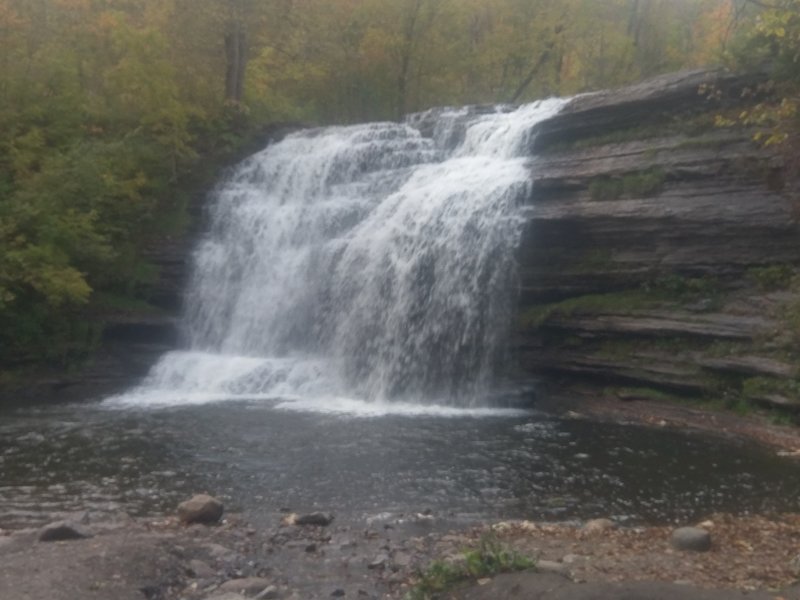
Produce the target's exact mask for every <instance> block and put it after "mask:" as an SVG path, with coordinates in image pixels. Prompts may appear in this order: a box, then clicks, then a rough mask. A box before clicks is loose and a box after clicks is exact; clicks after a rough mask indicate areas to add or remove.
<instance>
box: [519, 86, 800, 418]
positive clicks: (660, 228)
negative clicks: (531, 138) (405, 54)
mask: <svg viewBox="0 0 800 600" xmlns="http://www.w3.org/2000/svg"><path fill="white" fill-rule="evenodd" d="M754 77H756V78H757V76H754ZM751 83H752V80H751V78H749V77H744V78H742V77H739V76H736V75H730V74H727V73H724V72H721V71H693V72H685V73H678V74H672V75H667V76H663V77H659V78H656V79H654V80H652V81H648V82H644V83H641V84H638V85H635V86H630V87H626V88H622V89H619V90H610V91H606V92H601V93H598V94H589V95H586V96H581V97H578V98H576V99H574V100H573V101H572V102H571V103H570V104H568V105H567V107H566V108H565V109H564V110H563V111H562V112H561V113H560V114H559V115H557V116H555V117H553V118H551V119H550V120H548V121H545V122H543V123H542V124H541V125H540V127H539V134H538V136H537V138H536V145H537V149H538V150H539V151H540V152H541V153H540V154H539V155H537V156H536V157H535V158H534V159H533V160H532V163H531V177H532V180H533V192H532V194H531V199H530V202H529V204H528V205H527V206H526V207H524V209H523V211H524V214H525V218H526V225H525V232H524V235H523V241H522V247H521V248H520V279H521V307H520V316H519V323H518V329H517V332H516V337H515V347H516V354H517V356H518V358H519V365H520V370H521V371H522V373H523V374H525V375H534V376H536V377H538V378H540V379H542V380H543V381H545V382H546V383H547V384H548V385H549V388H548V389H549V391H560V390H567V391H569V390H574V389H576V388H577V387H579V386H581V385H583V386H593V388H594V389H593V391H594V393H596V394H600V393H602V392H603V391H604V390H606V389H607V388H611V387H617V388H645V389H646V390H649V393H650V395H651V396H652V395H657V394H667V395H671V396H673V397H678V398H685V399H696V398H698V397H711V398H719V397H721V396H733V395H738V396H739V397H740V398H741V399H742V402H743V403H749V404H750V405H752V406H754V407H766V408H767V409H770V410H776V409H777V410H782V411H785V412H787V413H791V414H797V413H798V412H800V399H798V398H797V394H796V393H794V392H791V390H792V389H793V385H794V383H793V382H794V380H795V378H796V370H795V369H794V368H793V366H792V365H791V363H790V361H789V362H787V360H786V356H790V355H791V354H792V352H793V344H794V342H793V341H792V340H791V339H789V337H788V336H787V332H788V331H792V330H793V328H794V325H792V324H791V323H789V322H788V321H787V319H786V315H787V311H788V310H791V307H792V306H796V305H797V304H798V303H800V290H798V288H797V286H795V285H793V284H792V283H791V277H792V275H793V274H796V273H800V244H798V243H797V239H798V236H799V235H800V220H798V214H800V213H798V198H799V197H800V194H799V193H798V190H800V183H799V182H798V178H797V174H796V172H795V170H793V169H792V168H791V166H790V165H789V164H788V162H787V160H786V159H785V157H784V156H783V155H781V153H780V152H776V151H775V150H774V149H770V148H764V147H762V146H759V145H758V144H755V143H753V142H752V132H751V131H747V130H744V129H728V130H723V129H720V128H718V127H714V126H713V125H710V124H711V123H713V116H714V114H716V113H717V112H719V111H720V110H724V109H726V108H730V107H731V106H735V105H736V104H737V103H741V102H744V100H742V97H741V96H742V95H741V93H737V90H739V92H740V91H741V90H742V89H743V88H744V87H746V86H748V85H750V84H751ZM703 86H705V87H703ZM708 86H715V87H716V88H717V89H718V90H720V91H721V92H722V95H721V100H719V101H717V100H715V101H711V102H710V101H708V100H707V98H706V96H704V95H703V93H701V92H702V90H703V89H708ZM678 122H681V123H683V125H681V126H677V127H676V126H674V125H675V123H678ZM670 123H672V124H670ZM779 274H782V276H783V279H780V277H776V278H775V279H769V278H770V277H771V276H777V275H779ZM693 286H694V287H693ZM624 391H625V390H624V389H623V392H624Z"/></svg>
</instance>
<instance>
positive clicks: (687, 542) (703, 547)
mask: <svg viewBox="0 0 800 600" xmlns="http://www.w3.org/2000/svg"><path fill="white" fill-rule="evenodd" d="M672 545H673V546H674V547H675V548H677V549H678V550H689V551H693V552H707V551H708V550H710V549H711V534H710V533H708V532H707V531H706V530H705V529H700V528H699V527H680V528H678V529H676V530H675V531H673V532H672Z"/></svg>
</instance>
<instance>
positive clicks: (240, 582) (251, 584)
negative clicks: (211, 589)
mask: <svg viewBox="0 0 800 600" xmlns="http://www.w3.org/2000/svg"><path fill="white" fill-rule="evenodd" d="M268 587H269V581H267V580H266V579H263V578H261V577H243V578H241V579H231V580H229V581H226V582H225V583H223V584H222V585H221V586H219V591H220V592H233V593H236V594H244V595H245V596H254V595H256V594H258V593H260V592H262V591H263V590H265V589H266V588H268Z"/></svg>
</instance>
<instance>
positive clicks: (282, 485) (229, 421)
mask: <svg viewBox="0 0 800 600" xmlns="http://www.w3.org/2000/svg"><path fill="white" fill-rule="evenodd" d="M199 491H208V492H210V493H213V494H215V495H219V496H221V497H223V498H225V499H226V502H227V504H228V505H229V506H230V507H231V508H234V509H238V510H242V511H244V512H245V513H246V514H247V516H248V517H249V518H250V519H252V520H253V521H255V522H258V521H259V520H264V521H266V520H271V519H274V518H275V515H276V514H277V513H278V512H279V511H280V510H281V509H282V508H291V509H293V510H296V511H306V510H313V509H324V510H331V511H333V512H335V513H336V514H337V515H338V516H339V518H340V519H351V520H358V519H362V518H364V517H369V516H372V515H377V514H380V513H387V512H388V513H407V512H411V511H421V510H424V509H431V510H433V511H434V512H435V513H437V514H439V515H443V516H446V517H447V518H450V519H455V520H464V521H468V520H471V519H477V518H530V519H554V520H564V519H571V518H588V517H597V516H613V517H615V518H619V519H624V520H629V521H631V522H642V521H646V522H667V521H687V520H691V519H695V518H701V517H703V516H705V515H707V514H709V513H711V512H714V511H731V512H735V513H739V514H742V513H748V512H759V513H764V512H773V511H784V510H798V508H800V507H799V506H798V498H800V464H798V463H797V462H793V461H791V460H789V459H783V458H780V457H778V456H775V454H774V452H770V451H767V450H763V449H761V448H757V447H754V446H751V445H747V444H743V443H742V444H736V443H731V442H726V441H722V440H718V439H716V438H713V437H709V436H704V435H681V434H677V433H674V432H668V431H660V430H653V429H643V428H639V427H633V426H618V425H611V424H599V423H592V422H586V421H564V420H559V419H554V418H552V417H548V416H546V415H543V414H539V413H535V412H530V413H514V414H506V415H497V416H486V417H480V418H478V417H459V416H450V417H432V416H416V417H411V416H383V417H379V418H353V417H347V416H337V415H326V414H316V413H302V412H290V411H282V410H277V409H276V408H275V407H274V406H272V405H271V404H269V403H264V402H261V403H222V404H210V405H205V406H194V407H185V408H179V409H178V408H176V409H167V410H156V411H140V410H109V409H105V408H102V407H101V406H99V405H96V404H82V405H73V406H61V407H55V408H52V407H49V408H31V409H19V410H15V411H6V412H4V413H1V414H0V526H5V527H18V526H24V525H27V524H36V523H40V522H42V521H46V520H48V519H51V518H53V516H54V514H57V513H60V512H69V511H78V510H89V511H94V512H101V513H102V512H115V511H119V510H124V511H127V512H129V513H132V514H138V515H141V514H155V513H159V512H162V511H170V510H172V509H173V508H174V506H175V504H176V503H177V502H178V501H180V500H181V499H183V498H184V497H186V496H187V495H189V494H191V493H195V492H199Z"/></svg>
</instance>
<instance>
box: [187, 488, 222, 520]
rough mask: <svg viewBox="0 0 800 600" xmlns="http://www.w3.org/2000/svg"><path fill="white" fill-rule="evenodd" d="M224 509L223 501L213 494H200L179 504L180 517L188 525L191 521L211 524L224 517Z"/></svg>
mask: <svg viewBox="0 0 800 600" xmlns="http://www.w3.org/2000/svg"><path fill="white" fill-rule="evenodd" d="M223 510H224V507H223V505H222V502H220V501H219V500H217V499H216V498H214V497H213V496H209V495H208V494H198V495H196V496H194V497H193V498H191V499H190V500H186V501H185V502H181V503H180V504H179V505H178V518H179V519H180V520H181V522H182V523H186V524H187V525H189V524H191V523H203V524H205V525H210V524H213V523H216V522H218V521H219V520H220V519H221V518H222V513H223Z"/></svg>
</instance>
